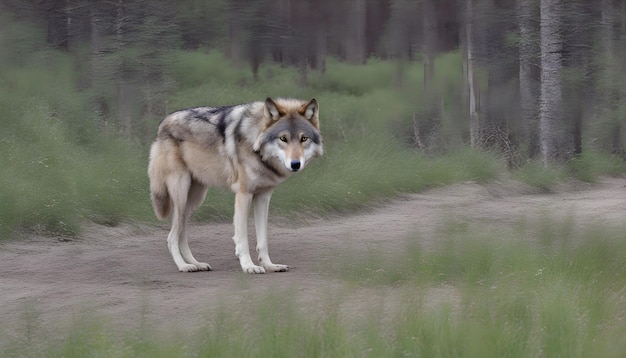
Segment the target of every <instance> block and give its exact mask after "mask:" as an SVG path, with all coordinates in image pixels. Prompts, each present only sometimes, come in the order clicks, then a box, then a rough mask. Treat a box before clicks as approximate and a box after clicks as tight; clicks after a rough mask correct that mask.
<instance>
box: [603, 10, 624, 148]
mask: <svg viewBox="0 0 626 358" xmlns="http://www.w3.org/2000/svg"><path fill="white" fill-rule="evenodd" d="M601 6H602V7H601V18H602V20H601V21H602V30H601V37H600V43H601V45H602V52H603V58H604V61H603V62H604V63H603V64H602V67H603V72H604V73H602V77H601V78H602V79H603V81H602V83H601V87H600V93H601V96H602V100H601V103H602V105H603V107H604V108H605V110H606V111H607V114H608V115H609V116H610V124H609V125H610V126H611V132H610V134H609V138H608V139H609V143H610V144H609V146H610V148H609V149H610V150H611V151H612V152H613V153H620V152H621V149H622V143H621V138H622V136H621V129H622V128H621V123H620V120H619V119H617V118H615V117H616V116H614V115H613V114H612V112H613V111H615V110H616V106H617V103H619V99H620V94H619V90H618V86H619V85H618V83H616V82H617V81H616V80H615V78H614V77H613V76H615V75H616V74H617V73H619V70H618V69H617V68H616V67H617V66H616V65H615V61H616V54H615V48H614V47H615V46H614V43H613V41H614V40H613V38H614V33H613V31H614V29H613V27H614V24H615V18H614V16H615V15H614V12H615V9H614V8H613V1H612V0H602V4H601Z"/></svg>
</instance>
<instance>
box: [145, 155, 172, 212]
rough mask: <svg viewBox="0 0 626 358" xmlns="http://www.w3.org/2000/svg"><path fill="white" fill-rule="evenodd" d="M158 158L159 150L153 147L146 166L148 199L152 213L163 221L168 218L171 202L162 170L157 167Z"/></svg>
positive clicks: (158, 163)
mask: <svg viewBox="0 0 626 358" xmlns="http://www.w3.org/2000/svg"><path fill="white" fill-rule="evenodd" d="M158 158H159V150H158V147H157V146H156V145H153V146H152V148H151V150H150V164H149V165H148V177H149V178H150V197H151V198H152V207H153V208H154V213H155V214H156V216H157V218H159V219H160V220H165V219H167V218H168V217H169V216H170V213H171V211H172V201H171V199H170V194H169V191H168V190H167V183H166V181H165V175H163V170H161V168H160V167H159V165H160V163H161V161H160V160H158Z"/></svg>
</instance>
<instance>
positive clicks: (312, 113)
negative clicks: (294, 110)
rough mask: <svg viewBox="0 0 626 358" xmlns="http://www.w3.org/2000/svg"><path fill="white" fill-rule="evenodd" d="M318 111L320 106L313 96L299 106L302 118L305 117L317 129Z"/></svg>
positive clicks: (318, 123) (318, 125)
mask: <svg viewBox="0 0 626 358" xmlns="http://www.w3.org/2000/svg"><path fill="white" fill-rule="evenodd" d="M319 111H320V107H319V105H318V104H317V100H316V99H315V98H313V99H312V100H310V101H309V103H307V104H305V105H304V106H302V107H300V110H299V112H300V114H302V115H303V116H304V118H306V119H307V120H308V121H309V122H311V123H312V124H313V125H314V126H315V128H317V129H319V128H320V121H319V116H318V114H319Z"/></svg>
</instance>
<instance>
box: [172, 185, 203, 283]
mask: <svg viewBox="0 0 626 358" xmlns="http://www.w3.org/2000/svg"><path fill="white" fill-rule="evenodd" d="M167 187H168V189H169V192H170V197H171V199H172V203H173V207H174V212H173V214H172V230H170V234H169V235H168V236H167V247H168V249H169V250H170V254H171V255H172V258H173V259H174V262H175V263H176V266H177V267H178V270H179V271H182V272H191V271H198V267H197V266H196V265H194V264H191V263H187V262H186V261H185V259H183V256H182V255H181V251H180V246H179V245H180V244H182V246H187V245H186V241H187V240H186V239H185V234H186V232H185V231H186V230H185V226H186V225H187V219H188V216H189V215H188V214H187V213H186V211H187V210H186V207H187V196H188V193H189V189H190V187H191V175H190V174H189V173H185V174H183V175H180V176H172V177H170V178H168V183H167Z"/></svg>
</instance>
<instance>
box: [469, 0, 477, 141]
mask: <svg viewBox="0 0 626 358" xmlns="http://www.w3.org/2000/svg"><path fill="white" fill-rule="evenodd" d="M472 2H473V0H467V3H466V5H467V9H466V10H467V14H466V20H465V36H466V42H465V47H466V58H467V89H468V105H469V119H470V126H469V127H470V146H471V147H472V148H478V147H480V117H479V114H478V98H477V96H476V85H475V81H474V41H473V30H472V22H473V21H474V19H473V4H472Z"/></svg>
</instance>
